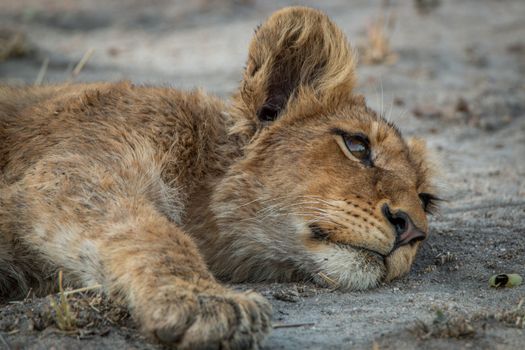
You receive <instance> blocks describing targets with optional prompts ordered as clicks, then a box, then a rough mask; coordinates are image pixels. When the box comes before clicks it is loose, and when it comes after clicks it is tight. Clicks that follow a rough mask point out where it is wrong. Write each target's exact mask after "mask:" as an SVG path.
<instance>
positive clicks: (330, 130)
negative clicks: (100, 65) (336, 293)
mask: <svg viewBox="0 0 525 350" xmlns="http://www.w3.org/2000/svg"><path fill="white" fill-rule="evenodd" d="M354 70H355V59H354V55H353V54H352V51H351V50H350V48H349V46H348V44H347V41H346V39H345V37H344V35H343V33H342V32H341V30H340V29H339V28H337V27H336V26H335V25H334V24H333V23H332V22H331V21H330V20H329V19H328V18H327V17H326V16H325V15H324V14H323V13H321V12H319V11H316V10H312V9H308V8H301V7H294V8H286V9H283V10H281V11H278V12H276V13H275V14H274V15H272V16H271V17H270V18H269V19H268V21H267V22H266V23H265V24H263V25H262V26H261V27H260V28H259V29H258V30H257V32H256V34H255V37H254V39H253V41H252V43H251V45H250V49H249V54H248V62H247V65H246V69H245V71H244V76H243V81H242V83H241V86H240V88H239V90H238V92H237V93H236V94H235V95H234V96H233V98H232V99H231V101H230V103H228V104H224V103H223V102H221V101H220V100H218V99H216V98H214V97H211V96H207V95H204V94H202V93H200V92H189V93H187V92H180V91H177V90H174V89H169V88H156V87H139V86H134V85H132V84H130V83H118V84H80V85H58V86H46V87H27V88H10V87H1V88H0V140H1V143H0V167H1V168H0V169H1V177H0V298H4V299H7V298H13V297H17V296H20V295H23V293H25V292H26V291H27V290H28V288H30V287H31V288H33V289H34V290H38V291H40V292H41V293H45V292H47V291H49V290H50V288H52V286H54V285H56V282H55V281H54V276H56V275H55V273H56V271H57V270H63V271H64V274H65V276H66V279H67V281H68V283H69V284H70V285H78V286H80V285H85V286H89V285H93V284H101V285H102V286H103V289H104V292H105V293H106V294H107V295H109V296H110V298H112V299H113V300H115V302H122V303H126V304H127V306H128V308H129V310H130V313H131V314H132V316H133V317H134V318H135V319H136V320H137V322H138V324H139V325H140V326H141V328H142V330H143V331H144V332H145V333H146V334H148V335H150V336H151V337H153V338H156V339H158V340H159V341H161V342H164V343H169V344H172V345H176V346H178V347H180V348H200V347H212V348H214V347H220V348H236V349H240V348H258V347H259V346H260V344H261V341H262V340H263V338H264V337H265V335H266V334H267V333H268V331H269V329H270V327H271V324H270V317H271V308H270V305H269V304H268V302H267V301H266V300H265V299H264V298H263V297H261V296H260V295H259V294H257V293H254V292H246V293H238V292H235V291H233V290H231V289H229V288H227V287H225V286H224V285H221V284H220V283H219V282H217V280H216V278H219V279H224V280H228V281H234V282H238V281H263V280H277V281H288V280H313V281H315V282H316V283H318V284H321V285H327V284H329V285H332V286H333V285H334V284H335V285H337V286H339V287H340V288H343V289H364V288H369V287H372V286H375V285H377V284H378V283H379V282H380V281H383V280H390V279H392V278H395V277H397V276H399V275H401V274H404V273H406V272H407V271H408V270H409V268H410V265H411V264H412V261H413V260H414V256H415V255H416V251H417V249H418V247H419V245H420V242H421V241H422V240H423V239H425V237H426V235H427V231H428V225H427V219H426V214H425V212H426V211H427V210H428V209H429V208H430V207H431V206H432V204H433V201H434V200H435V197H434V195H433V191H434V190H433V187H432V184H431V183H430V174H429V169H428V166H427V163H426V161H425V157H426V156H425V149H424V145H423V144H422V142H420V141H412V142H406V141H405V140H404V139H403V138H402V137H401V134H400V133H399V131H398V130H397V129H396V128H395V127H394V126H393V125H392V124H390V123H388V122H387V121H385V120H384V119H383V118H382V117H381V116H379V115H377V114H376V113H374V112H373V111H371V110H370V109H368V108H367V106H366V105H365V101H364V99H363V98H362V97H360V96H357V95H354V94H353V93H352V89H353V87H354V85H355V75H354Z"/></svg>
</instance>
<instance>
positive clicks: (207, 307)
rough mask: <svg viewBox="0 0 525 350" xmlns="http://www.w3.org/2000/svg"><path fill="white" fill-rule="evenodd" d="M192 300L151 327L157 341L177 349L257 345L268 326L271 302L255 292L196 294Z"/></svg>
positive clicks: (251, 347)
mask: <svg viewBox="0 0 525 350" xmlns="http://www.w3.org/2000/svg"><path fill="white" fill-rule="evenodd" d="M192 301H193V302H192V305H191V306H190V307H189V308H188V306H187V305H181V307H180V309H179V311H181V313H179V314H177V315H166V317H167V318H168V320H167V321H168V322H165V323H164V324H162V323H163V322H159V324H158V325H157V326H156V327H155V326H153V327H152V328H153V329H151V331H152V333H153V335H154V336H155V337H156V338H157V339H158V340H159V341H160V342H162V343H164V344H167V345H172V346H175V347H176V348H177V349H258V348H260V347H261V342H262V340H263V339H264V338H265V336H266V335H267V334H268V332H269V330H270V328H271V306H270V304H269V303H268V301H266V299H264V298H263V297H262V296H261V295H259V294H257V293H254V292H247V293H229V294H217V295H214V294H198V295H196V297H195V299H193V300H192ZM167 309H169V308H167ZM159 311H160V310H159ZM156 316H158V314H157V315H156ZM182 318H185V319H182ZM170 319H171V320H170ZM170 321H171V322H170ZM148 328H149V327H148Z"/></svg>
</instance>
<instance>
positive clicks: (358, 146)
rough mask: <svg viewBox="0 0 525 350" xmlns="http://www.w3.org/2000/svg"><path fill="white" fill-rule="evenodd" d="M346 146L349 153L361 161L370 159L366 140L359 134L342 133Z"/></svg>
mask: <svg viewBox="0 0 525 350" xmlns="http://www.w3.org/2000/svg"><path fill="white" fill-rule="evenodd" d="M343 138H344V140H345V144H346V147H347V148H348V150H349V151H350V153H351V154H352V155H353V156H354V157H356V158H357V159H359V160H361V161H363V162H367V163H368V162H369V161H370V147H369V145H368V140H367V139H366V138H364V137H363V136H361V135H348V134H347V135H343Z"/></svg>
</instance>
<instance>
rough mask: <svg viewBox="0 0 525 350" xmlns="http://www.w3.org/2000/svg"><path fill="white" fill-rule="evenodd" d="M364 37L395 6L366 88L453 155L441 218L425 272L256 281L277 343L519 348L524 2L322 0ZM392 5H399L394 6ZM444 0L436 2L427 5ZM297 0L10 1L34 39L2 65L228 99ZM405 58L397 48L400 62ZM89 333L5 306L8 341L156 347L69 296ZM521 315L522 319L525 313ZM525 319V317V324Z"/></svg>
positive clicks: (421, 267)
mask: <svg viewBox="0 0 525 350" xmlns="http://www.w3.org/2000/svg"><path fill="white" fill-rule="evenodd" d="M302 3H303V4H306V5H310V6H314V7H318V8H321V9H323V10H325V11H326V12H327V13H328V14H329V15H330V16H332V18H333V19H334V20H335V21H336V22H337V23H338V24H339V25H340V26H341V27H342V28H343V29H344V31H345V32H346V33H347V35H348V37H349V38H350V40H351V42H352V43H353V44H354V45H355V46H359V45H363V43H364V42H365V39H366V28H367V26H368V25H369V23H370V21H371V20H372V19H373V18H376V17H377V16H378V15H379V14H380V13H381V11H383V13H384V14H386V15H388V14H390V15H391V16H392V17H391V18H392V19H393V27H391V28H390V29H388V33H389V36H390V44H391V49H392V51H393V53H394V56H393V57H392V59H391V62H389V63H388V64H378V65H366V64H362V65H361V66H360V67H359V91H360V92H361V93H363V94H364V95H365V96H366V97H367V100H368V102H369V104H370V105H371V106H373V107H374V108H375V109H376V110H379V111H382V112H383V113H384V114H385V115H386V116H387V117H388V118H390V119H392V120H393V121H395V122H396V123H397V124H398V125H399V127H400V128H401V130H402V131H403V132H404V133H405V134H406V135H409V136H410V135H417V136H421V137H424V138H425V139H426V140H427V141H428V144H429V147H430V149H431V150H432V151H433V152H434V153H435V154H436V157H437V158H438V159H439V161H440V162H441V167H440V169H441V184H442V190H443V193H442V196H443V197H444V198H446V199H447V201H446V202H444V203H443V206H442V210H441V213H440V214H439V215H436V216H434V217H433V218H432V220H431V236H430V238H429V240H428V241H427V242H426V243H425V245H424V247H423V249H422V251H421V252H420V254H419V257H418V260H417V263H416V264H415V266H414V268H413V269H412V272H411V273H410V274H409V275H408V276H406V277H404V278H402V279H400V280H398V281H395V282H394V283H391V284H388V285H384V286H381V287H379V288H377V289H374V290H370V291H366V292H352V293H342V292H338V291H331V290H327V289H320V288H318V287H315V286H313V285H303V284H258V285H249V286H247V285H238V286H235V287H236V288H239V289H247V288H254V289H256V290H258V291H260V292H261V293H262V294H263V295H265V296H267V297H268V299H269V300H270V301H271V303H272V304H273V307H274V322H275V323H278V324H305V323H306V324H307V325H302V326H300V325H296V327H290V328H277V329H275V330H274V331H273V333H272V335H271V336H270V337H269V339H268V341H267V343H266V347H267V349H321V348H322V349H341V348H343V349H346V348H348V349H350V348H352V349H354V348H363V349H371V348H373V349H385V348H386V349H389V348H391V349H397V348H403V349H405V348H406V349H411V348H429V349H447V350H449V349H456V348H458V349H459V348H476V349H477V348H490V349H495V348H497V349H516V348H524V347H525V345H524V344H525V332H524V330H523V328H520V327H519V326H516V322H517V321H518V322H519V319H518V317H520V315H521V317H523V316H525V311H524V310H523V309H522V310H521V311H516V310H515V308H516V307H517V306H518V303H519V302H520V300H522V299H523V298H524V297H525V286H523V285H522V286H520V287H517V288H513V289H500V290H496V289H491V288H489V287H488V279H489V277H490V276H491V275H492V274H494V273H503V272H508V273H510V272H515V273H521V274H525V270H524V267H525V240H524V235H525V79H524V78H525V2H523V1H522V0H515V1H512V0H506V1H488V0H465V1H461V2H460V1H452V0H450V1H428V0H427V1H414V2H413V1H383V2H379V1H377V2H371V1H365V0H360V1H357V0H356V1H343V0H339V1H338V0H330V1H322V2H321V1H319V2H314V1H309V2H302ZM383 3H390V6H389V7H387V8H386V9H385V8H384V7H382V4H383ZM416 3H419V4H431V3H437V6H435V7H432V6H428V7H426V8H421V7H419V8H418V7H417V6H416ZM284 5H286V2H285V1H255V0H253V1H249V0H245V1H240V0H239V1H232V0H229V1H228V0H217V1H211V0H210V1H197V2H189V1H168V0H155V1H149V2H148V3H147V5H144V4H143V2H140V1H138V0H133V1H127V2H124V1H120V2H118V1H111V2H107V1H103V0H96V1H87V0H85V1H65V0H64V1H51V0H33V1H30V0H18V1H16V2H15V1H10V0H1V1H0V9H1V10H0V23H1V25H2V26H5V27H9V28H11V29H15V30H21V31H23V32H25V33H26V34H27V38H28V41H29V50H27V52H26V54H25V55H23V56H21V57H12V58H10V59H8V60H6V61H4V62H1V63H0V81H2V82H9V83H13V84H16V83H24V82H29V83H32V82H33V81H34V80H35V79H36V77H37V75H38V71H39V70H40V68H41V66H42V62H43V61H44V60H45V59H46V58H49V65H48V67H47V71H46V74H45V77H44V82H58V81H64V80H66V79H69V78H70V74H69V72H70V71H71V70H72V69H73V67H74V65H75V64H76V63H77V62H78V61H79V60H80V58H81V57H82V56H83V55H84V53H85V52H86V51H88V50H89V49H94V50H95V51H94V54H93V56H92V57H91V58H90V60H89V61H88V63H87V64H86V65H85V67H84V68H83V70H82V71H81V73H80V74H79V75H78V76H77V77H76V78H75V80H77V81H93V80H110V81H115V80H120V79H130V80H132V81H133V82H136V83H151V84H165V85H171V86H174V87H180V88H193V87H204V88H205V89H206V90H207V91H210V92H213V93H215V94H218V95H220V96H227V95H228V94H229V93H231V92H232V91H233V90H234V89H235V87H236V85H237V82H238V81H239V79H240V73H241V68H242V66H243V63H244V60H245V56H246V48H247V45H248V41H249V39H250V37H251V34H252V30H253V28H254V27H255V26H256V25H257V23H259V22H261V21H262V20H263V19H264V17H265V16H267V15H268V14H269V13H270V12H271V11H273V10H275V9H277V8H279V7H282V6H284ZM396 56H397V57H396ZM70 301H71V303H72V304H74V307H75V308H76V309H78V314H77V319H78V321H79V326H80V327H79V329H78V330H75V331H72V332H69V333H67V332H62V331H59V330H57V328H56V327H55V326H54V321H53V319H52V318H49V301H48V299H45V298H40V299H39V298H28V300H26V301H23V302H18V303H11V304H6V305H0V348H8V349H9V348H11V349H17V348H29V349H48V348H51V347H52V346H54V347H55V348H56V349H78V348H82V349H110V348H130V349H131V348H138V349H142V348H157V346H156V345H154V344H150V343H148V342H147V341H146V340H144V339H143V338H142V337H141V336H140V335H139V334H138V332H137V331H136V329H135V328H134V325H133V322H132V321H130V320H129V319H128V318H127V317H126V314H125V312H122V310H116V309H114V308H112V307H109V306H108V305H107V304H106V303H105V302H104V301H103V300H100V298H98V297H94V296H92V295H76V296H74V297H73V298H72V299H71V300H70ZM521 320H522V321H521V322H523V318H522V319H521ZM521 326H522V327H523V323H521Z"/></svg>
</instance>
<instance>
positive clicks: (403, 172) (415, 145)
mask: <svg viewBox="0 0 525 350" xmlns="http://www.w3.org/2000/svg"><path fill="white" fill-rule="evenodd" d="M354 70H355V58H354V55H353V54H352V51H351V50H350V48H349V46H348V43H347V41H346V38H345V36H344V35H343V33H342V32H341V30H340V29H339V28H338V27H337V26H336V25H335V24H333V23H332V22H331V21H330V20H329V19H328V18H327V16H326V15H324V14H323V13H321V12H319V11H316V10H312V9H307V8H287V9H284V10H281V11H279V12H277V13H275V14H274V15H273V16H271V17H270V18H269V20H268V21H267V22H266V23H265V24H264V25H262V26H261V27H260V28H259V29H258V30H257V32H256V34H255V38H254V40H253V41H252V43H251V46H250V51H249V58H248V62H247V66H246V70H245V72H244V79H243V82H242V84H241V87H240V89H239V92H238V94H237V95H236V96H234V99H233V107H232V112H231V113H232V116H233V118H234V122H235V125H234V127H233V129H232V133H235V134H237V135H238V137H239V138H241V139H244V140H245V142H246V146H245V148H244V155H243V157H241V159H240V160H239V161H237V162H236V163H235V164H233V165H232V166H231V168H230V169H229V171H228V173H227V175H226V177H225V178H224V179H223V181H222V182H221V183H220V185H219V186H218V188H217V191H216V193H215V195H214V198H213V211H214V213H215V215H216V217H217V222H218V225H219V227H220V232H221V233H220V236H219V237H218V240H217V242H218V243H217V247H218V249H219V250H218V251H217V254H216V255H215V257H212V258H211V259H210V263H211V265H212V268H213V269H214V270H215V272H216V273H218V274H219V275H222V276H223V277H228V278H230V279H232V280H234V281H240V280H252V281H254V280H267V279H273V280H289V279H293V278H302V279H311V280H314V281H316V282H318V283H321V284H325V285H327V284H328V285H337V286H340V287H342V288H351V289H363V288H367V287H370V286H374V285H376V284H377V283H378V282H379V281H381V280H389V279H392V278H394V277H397V276H399V275H401V274H404V273H406V272H407V271H408V270H409V269H410V266H411V264H412V262H413V260H414V257H415V255H416V252H417V249H418V247H419V246H420V244H421V241H422V240H424V239H425V237H426V236H427V233H428V223H427V218H426V211H428V209H429V208H430V207H431V206H432V204H433V203H432V202H433V200H434V199H435V197H434V195H433V191H434V190H433V188H432V185H431V184H430V179H429V169H428V166H427V164H426V163H425V147H424V144H423V143H422V142H420V141H411V142H407V141H405V140H404V139H403V137H402V136H401V134H400V132H399V131H398V130H397V129H396V128H395V126H393V125H392V124H391V123H389V122H387V121H386V120H384V119H383V118H382V117H381V116H380V115H378V114H376V113H375V112H374V111H372V110H370V109H368V108H367V106H366V104H365V100H364V98H363V97H361V96H358V95H354V94H353V92H352V89H353V87H354V85H355V75H354ZM225 256H226V257H229V259H225Z"/></svg>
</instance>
